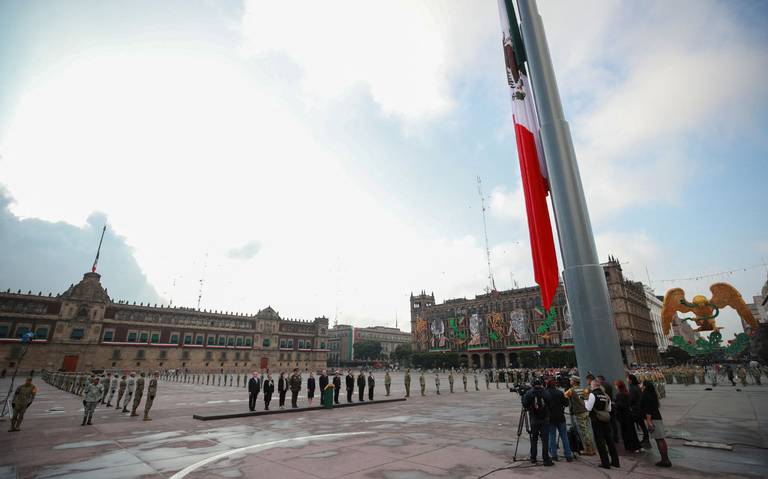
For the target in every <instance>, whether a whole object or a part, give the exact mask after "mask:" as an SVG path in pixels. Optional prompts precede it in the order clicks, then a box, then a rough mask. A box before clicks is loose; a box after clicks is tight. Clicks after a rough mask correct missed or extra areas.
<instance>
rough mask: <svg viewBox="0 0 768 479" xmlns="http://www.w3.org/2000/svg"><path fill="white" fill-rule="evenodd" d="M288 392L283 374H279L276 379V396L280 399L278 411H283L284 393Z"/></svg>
mask: <svg viewBox="0 0 768 479" xmlns="http://www.w3.org/2000/svg"><path fill="white" fill-rule="evenodd" d="M287 391H288V380H287V379H285V372H282V373H280V377H279V378H278V379H277V394H278V396H279V397H280V409H285V393H286V392H287Z"/></svg>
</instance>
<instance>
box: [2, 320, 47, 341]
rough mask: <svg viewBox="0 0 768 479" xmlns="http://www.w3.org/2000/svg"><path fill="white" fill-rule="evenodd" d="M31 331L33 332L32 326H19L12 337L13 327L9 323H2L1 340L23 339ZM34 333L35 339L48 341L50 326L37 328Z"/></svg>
mask: <svg viewBox="0 0 768 479" xmlns="http://www.w3.org/2000/svg"><path fill="white" fill-rule="evenodd" d="M30 331H32V325H30V324H17V325H16V329H15V330H14V332H13V335H11V325H10V324H8V323H0V338H21V337H22V336H24V335H25V334H27V333H28V332H30ZM34 331H35V339H48V333H49V331H50V330H49V329H48V326H37V327H36V328H35V330H34Z"/></svg>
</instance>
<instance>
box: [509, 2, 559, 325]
mask: <svg viewBox="0 0 768 479" xmlns="http://www.w3.org/2000/svg"><path fill="white" fill-rule="evenodd" d="M498 2H499V15H500V17H501V30H502V34H503V36H502V41H503V47H504V60H505V62H506V65H507V82H508V83H509V91H510V96H511V98H512V121H513V123H514V125H515V138H516V140H517V156H518V159H519V162H520V176H521V178H522V182H523V194H524V196H525V210H526V214H527V217H528V232H529V235H530V239H531V254H532V256H533V271H534V279H535V280H536V283H537V284H538V285H539V287H540V288H541V300H542V305H543V306H544V309H545V310H547V311H548V310H549V309H550V307H551V305H552V299H553V298H554V296H555V290H556V289H557V285H558V282H559V278H558V267H557V255H556V254H555V242H554V238H553V235H552V224H551V222H550V220H549V207H548V205H547V194H548V192H549V183H548V181H547V168H546V164H545V162H544V152H543V150H542V148H541V144H540V141H539V121H538V116H537V114H536V108H535V105H534V101H533V94H532V92H531V87H530V83H529V81H528V76H527V72H526V68H525V61H526V55H525V46H524V45H523V39H522V37H521V35H520V28H519V26H518V24H517V17H516V16H515V10H514V6H513V5H512V1H511V0H498Z"/></svg>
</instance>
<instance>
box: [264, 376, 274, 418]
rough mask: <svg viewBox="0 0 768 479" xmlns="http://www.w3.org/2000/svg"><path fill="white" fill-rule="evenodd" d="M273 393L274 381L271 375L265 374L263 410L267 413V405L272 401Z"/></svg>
mask: <svg viewBox="0 0 768 479" xmlns="http://www.w3.org/2000/svg"><path fill="white" fill-rule="evenodd" d="M273 392H275V381H273V380H272V375H271V374H267V379H265V380H264V410H265V411H269V403H270V401H272V393H273Z"/></svg>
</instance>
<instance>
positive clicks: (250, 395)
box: [248, 392, 259, 411]
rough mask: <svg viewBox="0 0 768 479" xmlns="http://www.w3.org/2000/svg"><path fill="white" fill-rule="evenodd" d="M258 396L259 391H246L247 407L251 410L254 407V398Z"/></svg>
mask: <svg viewBox="0 0 768 479" xmlns="http://www.w3.org/2000/svg"><path fill="white" fill-rule="evenodd" d="M258 398H259V393H257V392H255V393H248V409H249V410H251V411H253V410H254V409H256V399H258Z"/></svg>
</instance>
